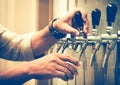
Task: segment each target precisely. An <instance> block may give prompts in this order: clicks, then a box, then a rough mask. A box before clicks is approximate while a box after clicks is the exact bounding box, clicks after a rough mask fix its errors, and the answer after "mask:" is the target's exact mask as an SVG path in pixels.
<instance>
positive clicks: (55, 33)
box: [49, 18, 66, 39]
mask: <svg viewBox="0 0 120 85" xmlns="http://www.w3.org/2000/svg"><path fill="white" fill-rule="evenodd" d="M57 20H58V19H57V18H56V19H53V20H52V21H51V23H50V26H49V33H50V36H53V37H54V38H55V39H60V38H63V37H65V36H66V34H64V33H61V32H59V30H58V29H57V28H55V27H54V26H53V23H54V22H56V21H57Z"/></svg>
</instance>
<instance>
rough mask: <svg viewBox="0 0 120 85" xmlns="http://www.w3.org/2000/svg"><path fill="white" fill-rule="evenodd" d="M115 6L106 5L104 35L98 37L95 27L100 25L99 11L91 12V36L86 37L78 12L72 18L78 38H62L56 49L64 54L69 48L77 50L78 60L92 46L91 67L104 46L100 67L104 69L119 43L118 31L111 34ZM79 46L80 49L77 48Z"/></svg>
mask: <svg viewBox="0 0 120 85" xmlns="http://www.w3.org/2000/svg"><path fill="white" fill-rule="evenodd" d="M117 10H118V8H117V6H116V5H115V4H113V3H111V4H108V5H107V7H106V20H107V28H106V33H105V34H101V35H98V34H97V27H98V25H99V23H100V18H101V11H100V10H99V9H97V8H96V9H94V10H92V12H91V17H92V26H93V29H92V35H89V36H86V35H85V33H84V32H83V24H84V21H83V20H82V15H81V13H80V12H77V13H76V14H75V16H74V19H75V21H76V25H73V27H74V26H75V27H77V29H78V30H79V32H80V36H79V37H75V36H73V35H71V36H70V37H69V38H68V37H67V38H63V39H61V40H59V41H58V43H60V44H61V46H60V47H59V48H58V50H61V53H63V52H64V50H65V49H66V48H67V47H69V46H71V48H72V49H73V50H79V60H80V59H81V58H82V55H83V53H84V51H85V50H86V48H87V46H88V45H93V46H94V49H93V52H92V54H91V57H90V64H89V65H90V66H92V65H93V62H94V59H95V56H96V53H97V52H98V50H99V48H100V47H101V45H103V44H106V46H107V47H106V53H105V56H104V59H103V63H102V67H103V68H104V67H105V66H106V65H107V63H108V59H109V56H110V53H111V51H112V50H114V48H115V46H116V44H117V42H120V31H118V33H116V34H113V33H112V30H113V26H112V24H113V23H114V22H115V17H116V14H117ZM78 46H80V48H78Z"/></svg>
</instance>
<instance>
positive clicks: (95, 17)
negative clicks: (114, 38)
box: [91, 9, 101, 29]
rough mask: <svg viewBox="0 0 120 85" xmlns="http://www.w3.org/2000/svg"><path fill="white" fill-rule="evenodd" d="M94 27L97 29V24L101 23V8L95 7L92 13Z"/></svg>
mask: <svg viewBox="0 0 120 85" xmlns="http://www.w3.org/2000/svg"><path fill="white" fill-rule="evenodd" d="M91 17H92V25H93V29H96V25H99V22H100V17H101V11H100V10H99V9H94V10H93V11H92V13H91Z"/></svg>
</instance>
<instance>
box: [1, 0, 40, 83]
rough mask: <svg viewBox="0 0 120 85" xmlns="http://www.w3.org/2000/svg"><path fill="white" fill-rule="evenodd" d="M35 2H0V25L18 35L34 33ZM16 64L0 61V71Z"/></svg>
mask: <svg viewBox="0 0 120 85" xmlns="http://www.w3.org/2000/svg"><path fill="white" fill-rule="evenodd" d="M37 2H38V1H37V0H0V24H2V25H4V26H5V27H7V28H8V29H9V30H11V31H15V32H16V33H18V34H22V33H27V32H32V31H35V30H36V27H37V25H36V21H37V17H36V15H37V14H36V13H37V10H38V9H37V5H38V3H37ZM17 63H18V62H11V61H6V60H2V59H0V70H3V69H5V68H7V67H10V66H13V65H16V64H17ZM35 83H36V81H35V80H31V81H29V82H27V83H25V84H24V85H35Z"/></svg>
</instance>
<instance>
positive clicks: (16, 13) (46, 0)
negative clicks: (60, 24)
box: [0, 0, 120, 85]
mask: <svg viewBox="0 0 120 85" xmlns="http://www.w3.org/2000/svg"><path fill="white" fill-rule="evenodd" d="M108 3H115V4H116V5H117V6H118V9H120V0H0V24H2V25H4V26H5V27H6V28H8V29H9V30H11V31H15V32H16V33H18V34H23V33H28V32H33V31H36V30H41V29H42V28H43V27H45V26H46V25H47V24H48V22H50V21H51V20H52V19H53V18H57V17H61V16H63V15H64V14H66V13H67V12H68V11H71V10H73V9H74V8H76V7H82V8H83V9H85V10H86V11H87V13H88V18H89V20H90V28H92V25H91V11H92V10H93V9H95V8H99V9H100V10H101V12H102V16H101V21H100V26H99V27H98V30H99V31H98V34H101V33H104V32H105V28H106V26H107V23H106V6H107V4H108ZM113 27H114V30H113V32H114V33H116V32H117V31H118V30H120V10H118V13H117V16H116V20H115V24H113ZM90 31H91V30H90ZM18 63H19V62H12V61H6V60H3V59H0V70H2V69H5V68H7V67H9V66H12V65H16V64H18ZM24 85H51V80H39V81H37V80H30V81H28V82H26V83H25V84H24Z"/></svg>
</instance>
